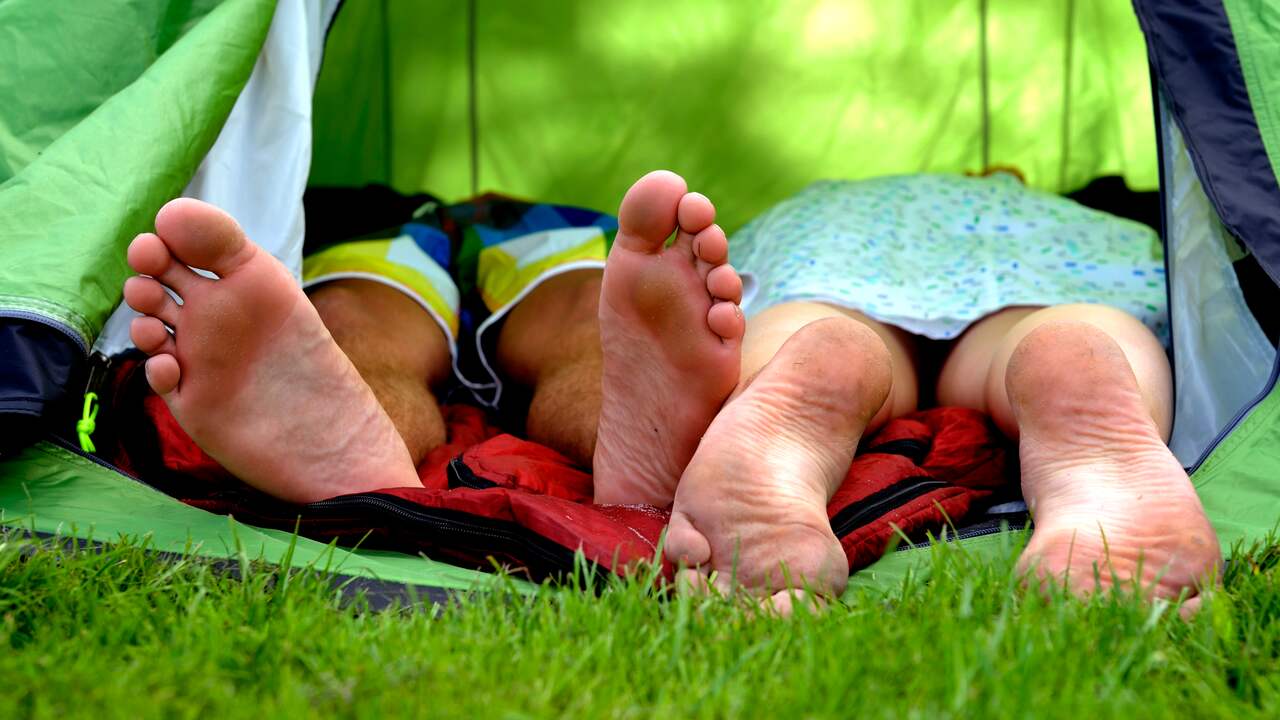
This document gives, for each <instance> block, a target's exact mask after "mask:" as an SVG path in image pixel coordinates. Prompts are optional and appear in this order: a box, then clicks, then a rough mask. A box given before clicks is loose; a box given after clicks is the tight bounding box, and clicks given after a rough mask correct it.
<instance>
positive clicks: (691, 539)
mask: <svg viewBox="0 0 1280 720" xmlns="http://www.w3.org/2000/svg"><path fill="white" fill-rule="evenodd" d="M662 554H663V556H664V557H666V559H667V562H670V563H673V564H676V565H681V566H683V567H685V568H696V567H700V566H705V565H706V564H707V563H709V562H711V543H709V542H707V537H706V536H705V535H703V534H702V533H701V532H699V531H698V529H697V528H695V527H694V526H693V521H692V520H690V519H689V516H688V515H686V514H685V513H683V512H681V511H679V510H672V511H671V520H670V521H669V522H668V524H667V537H666V545H665V546H664V547H663V551H662Z"/></svg>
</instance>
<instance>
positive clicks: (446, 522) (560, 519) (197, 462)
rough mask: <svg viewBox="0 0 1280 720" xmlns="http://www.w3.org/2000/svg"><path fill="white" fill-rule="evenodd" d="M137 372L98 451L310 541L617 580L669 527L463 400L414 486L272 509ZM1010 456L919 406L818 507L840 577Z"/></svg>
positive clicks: (968, 504) (947, 415) (986, 478)
mask: <svg viewBox="0 0 1280 720" xmlns="http://www.w3.org/2000/svg"><path fill="white" fill-rule="evenodd" d="M140 369H141V365H140V363H137V362H133V361H131V362H126V363H124V364H123V365H122V366H121V367H120V368H119V369H118V370H116V372H114V373H113V374H112V375H113V385H114V392H112V393H111V394H110V397H111V398H112V399H111V400H110V401H109V404H108V407H107V408H106V409H107V410H109V412H110V417H111V420H110V422H111V426H112V427H113V428H115V429H116V435H117V436H116V437H115V438H114V440H113V441H112V442H111V443H110V445H111V448H112V449H111V450H108V451H105V452H104V455H106V456H107V457H108V459H110V460H112V461H113V462H114V463H115V464H116V465H117V466H119V467H121V468H122V469H124V470H125V471H126V472H130V473H132V474H133V475H135V476H136V477H138V478H139V479H140V480H142V481H144V482H146V483H147V484H149V485H152V486H153V487H155V488H157V489H159V490H161V491H163V492H165V493H167V494H169V495H172V496H174V497H176V498H178V499H180V500H182V501H183V502H185V503H187V504H189V505H193V506H195V507H200V508H203V509H206V510H209V511H211V512H217V513H224V514H232V515H234V516H236V517H237V518H238V519H240V520H242V521H244V522H248V523H251V524H254V525H260V526H268V527H276V528H281V529H286V530H292V529H293V528H295V527H298V528H299V530H300V532H301V533H302V534H303V535H306V536H308V537H312V538H316V539H319V540H330V539H333V538H337V539H338V540H339V542H342V543H352V544H354V543H356V542H360V543H361V545H362V547H379V548H386V549H395V550H400V551H403V552H407V553H423V554H425V555H427V556H429V557H432V558H436V559H447V560H449V561H452V562H454V563H455V564H461V565H466V566H470V567H480V568H492V567H493V564H494V562H496V563H498V564H499V565H502V566H504V567H507V568H508V569H511V570H514V571H517V572H523V573H526V574H527V575H528V576H530V577H532V578H534V579H540V578H543V577H548V576H555V575H558V574H560V573H563V572H567V571H570V570H572V568H573V562H574V553H575V552H576V551H578V550H581V551H582V553H583V554H584V555H585V557H586V558H587V559H588V560H590V561H592V562H594V563H597V564H599V565H600V566H601V567H603V568H606V569H608V570H610V571H613V572H617V573H625V572H626V571H627V568H628V567H630V566H632V565H633V564H634V563H635V562H636V561H643V560H651V559H653V558H654V557H655V555H656V552H657V551H656V548H657V543H658V540H659V536H660V534H661V532H662V530H663V528H664V527H665V526H666V522H667V517H668V514H669V511H668V510H667V509H664V508H656V507H651V506H640V505H626V506H623V505H594V504H592V502H591V497H592V495H591V475H590V473H589V472H587V471H586V470H584V469H582V468H579V467H576V466H574V465H573V464H572V463H570V462H569V461H568V460H567V459H566V458H565V457H564V456H562V455H560V454H559V453H557V452H555V451H554V450H551V449H550V448H547V447H545V446H543V445H539V444H536V443H532V442H529V441H526V440H521V439H519V438H516V437H514V436H512V435H509V434H504V433H501V432H500V431H499V430H498V429H497V428H496V427H494V426H493V425H491V424H490V423H489V422H488V420H487V418H486V415H485V413H484V411H482V410H480V409H478V408H475V407H471V406H468V405H448V406H445V407H444V417H445V421H446V423H447V425H448V438H449V440H448V443H447V444H446V445H444V446H442V447H440V448H437V449H436V450H435V451H433V452H432V453H431V454H430V455H429V456H428V457H427V459H426V460H425V461H424V462H423V463H422V465H421V466H420V467H419V468H418V474H419V476H420V477H421V478H422V481H423V485H424V487H422V488H389V489H385V490H380V491H378V492H373V493H360V494H356V495H345V496H341V497H337V498H332V499H330V500H324V501H321V502H317V503H312V504H310V505H302V506H298V505H290V504H286V503H281V502H279V501H277V500H274V499H272V498H269V497H267V496H266V495H263V494H261V493H258V492H256V491H254V490H253V489H251V488H249V487H248V486H246V485H244V484H243V483H241V482H239V481H238V480H236V479H235V478H234V477H233V476H231V475H230V474H229V473H228V472H227V471H226V470H224V469H222V467H221V466H219V465H218V463H217V462H215V461H214V460H213V459H212V458H210V457H209V456H208V455H205V454H204V452H202V451H201V450H200V449H199V448H198V447H196V445H195V443H194V442H192V441H191V439H190V438H189V437H187V435H186V433H184V432H183V431H182V429H181V428H180V427H179V426H178V424H177V421H176V420H174V418H173V416H172V415H171V414H170V413H169V411H168V408H167V407H166V406H165V404H164V402H163V401H162V400H161V399H160V398H159V397H157V396H156V395H154V394H152V393H151V392H150V390H149V389H148V388H147V387H146V383H145V381H144V379H143V373H142V372H140ZM100 426H101V425H100ZM281 452H288V449H287V448H281ZM1007 457H1008V445H1007V442H1006V441H1005V440H1004V439H1003V437H1002V436H1001V435H1000V434H999V432H998V431H997V430H996V429H995V428H994V427H993V426H992V425H991V423H990V422H989V421H988V420H987V418H986V416H984V415H983V414H981V413H979V412H976V411H973V410H967V409H961V408H937V409H933V410H926V411H923V412H917V413H914V414H912V415H908V416H906V417H903V418H899V419H897V420H894V421H893V422H891V423H889V424H888V425H886V426H885V427H884V428H882V429H881V430H880V431H879V432H877V433H876V434H875V435H874V436H873V437H871V438H870V439H867V440H865V441H864V443H863V446H862V448H860V450H859V453H858V456H857V458H856V459H855V460H854V462H853V465H852V466H851V467H850V468H849V474H848V475H847V476H846V478H845V481H844V484H843V485H841V486H840V489H839V490H837V491H836V493H835V496H834V497H832V499H831V503H830V505H829V506H828V508H827V513H828V515H829V517H830V518H831V526H832V529H833V530H834V531H835V534H836V536H837V537H838V538H839V539H840V542H841V544H842V545H843V546H844V550H845V553H846V555H847V556H848V558H849V571H850V572H853V571H855V570H858V569H860V568H863V567H866V566H867V565H869V564H871V563H872V562H875V561H876V560H877V559H879V558H880V557H881V556H882V555H883V554H884V552H885V549H886V548H887V547H888V546H889V545H890V543H891V541H892V540H893V538H894V537H895V536H898V537H900V536H903V535H905V536H908V537H911V536H918V535H919V534H920V533H922V532H923V531H925V530H930V529H938V528H941V527H943V526H944V525H946V524H947V523H952V524H958V523H960V522H961V521H962V520H964V519H965V517H966V516H967V515H969V513H970V510H971V509H972V508H974V507H975V506H977V505H979V504H981V501H983V500H985V499H987V498H989V497H990V496H992V495H993V494H994V493H995V492H997V491H998V490H1002V489H1004V488H1005V487H1006V485H1007V483H1008V482H1009V480H1010V478H1009V476H1008V475H1007V473H1006V458H1007ZM664 570H665V571H666V572H667V573H670V571H671V570H672V568H671V567H669V566H667V567H665V568H664Z"/></svg>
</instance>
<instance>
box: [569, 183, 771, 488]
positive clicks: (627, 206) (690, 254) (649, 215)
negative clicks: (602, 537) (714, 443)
mask: <svg viewBox="0 0 1280 720" xmlns="http://www.w3.org/2000/svg"><path fill="white" fill-rule="evenodd" d="M714 221H715V208H714V207H713V206H712V204H711V202H710V201H709V200H708V199H707V198H706V197H705V196H703V195H700V194H698V193H691V192H688V188H687V186H686V184H685V181H684V180H683V179H682V178H681V177H680V176H679V175H676V174H674V173H670V172H666V171H661V170H660V171H656V172H652V173H649V174H648V175H645V176H644V177H642V178H640V180H638V181H636V183H635V185H632V186H631V189H630V190H628V191H627V194H626V197H624V198H623V200H622V206H621V208H620V209H619V211H618V235H617V237H616V239H615V240H614V243H613V247H612V249H611V250H610V251H609V258H608V261H607V263H606V264H605V270H604V280H603V286H602V288H601V292H600V340H601V349H602V351H603V372H602V385H603V387H602V390H603V394H602V402H601V408H600V424H599V429H598V431H597V435H596V448H595V455H594V457H593V460H592V467H593V472H594V476H595V501H596V502H597V503H608V504H615V503H616V504H641V503H643V504H649V505H657V506H659V507H663V506H667V505H670V504H671V500H672V497H673V496H674V493H675V486H676V483H677V481H678V480H679V479H680V474H681V472H682V471H683V470H684V468H685V466H686V465H687V464H688V462H689V459H690V458H692V457H693V453H694V450H695V449H696V448H697V447H698V441H699V440H700V439H701V438H702V433H703V431H705V430H706V428H707V426H708V425H710V423H711V420H712V418H713V417H715V414H716V412H717V411H719V409H720V406H721V405H722V404H723V403H724V400H725V398H726V397H728V396H729V393H730V392H732V391H733V388H734V386H735V385H736V384H737V382H738V371H739V368H740V366H741V355H742V351H741V345H742V335H743V333H744V331H745V328H746V325H745V321H744V320H743V317H742V311H741V310H740V309H739V307H738V303H739V302H740V301H741V299H742V280H741V278H740V277H739V276H738V274H737V273H736V272H735V271H734V269H733V267H732V266H730V265H729V264H728V257H729V245H728V241H727V240H726V238H725V234H724V231H723V230H721V229H720V227H719V226H718V225H716V224H714ZM672 233H675V240H674V242H672V243H668V239H669V238H671V236H672Z"/></svg>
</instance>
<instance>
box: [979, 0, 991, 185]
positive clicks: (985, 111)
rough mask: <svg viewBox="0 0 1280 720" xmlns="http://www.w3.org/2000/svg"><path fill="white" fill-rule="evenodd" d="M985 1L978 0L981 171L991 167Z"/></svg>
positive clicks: (989, 94)
mask: <svg viewBox="0 0 1280 720" xmlns="http://www.w3.org/2000/svg"><path fill="white" fill-rule="evenodd" d="M987 2H988V0H978V73H979V75H978V81H979V87H980V88H981V92H982V168H981V170H982V172H986V171H987V170H989V169H990V168H991V91H990V87H989V84H990V81H989V78H988V77H987V75H988V68H987Z"/></svg>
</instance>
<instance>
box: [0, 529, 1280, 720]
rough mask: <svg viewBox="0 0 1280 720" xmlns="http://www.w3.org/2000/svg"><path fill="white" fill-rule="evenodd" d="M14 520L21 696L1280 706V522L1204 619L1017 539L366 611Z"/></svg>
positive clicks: (327, 707)
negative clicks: (856, 561) (79, 543)
mask: <svg viewBox="0 0 1280 720" xmlns="http://www.w3.org/2000/svg"><path fill="white" fill-rule="evenodd" d="M0 543H2V544H0V678H2V680H0V703H3V704H2V705H0V708H3V710H0V713H3V715H4V716H5V717H41V718H65V717H94V718H102V717H235V716H246V717H262V716H289V717H305V716H306V714H308V713H314V714H317V715H319V716H326V717H327V716H359V717H385V716H408V715H414V716H443V717H477V716H479V717H504V718H524V717H560V716H570V717H653V716H665V717H673V718H684V717H753V718H754V717H790V716H795V717H856V718H880V717H885V718H902V717H908V718H916V717H919V718H937V717H961V718H970V717H989V718H995V717H1002V718H1003V717H1072V718H1080V717H1084V718H1089V719H1090V720H1093V719H1095V718H1105V717H1117V718H1120V717H1123V718H1130V717H1179V718H1200V717H1223V718H1233V719H1237V718H1246V717H1268V718H1275V717H1280V568H1277V565H1278V564H1280V546H1271V547H1268V548H1261V549H1255V550H1254V551H1252V552H1238V553H1236V554H1235V555H1234V557H1233V562H1232V563H1231V565H1230V566H1229V568H1228V571H1227V573H1226V578H1225V581H1224V585H1223V588H1222V589H1220V590H1218V591H1216V592H1214V593H1213V594H1212V595H1211V597H1210V598H1209V600H1208V602H1207V604H1206V606H1205V608H1204V610H1203V611H1202V612H1201V613H1200V614H1199V615H1198V616H1197V617H1196V618H1195V619H1194V620H1193V621H1192V622H1190V623H1186V622H1183V621H1181V620H1179V619H1178V618H1177V617H1176V612H1175V609H1174V608H1171V607H1169V606H1167V605H1156V606H1152V605H1145V604H1143V603H1140V602H1135V601H1132V600H1127V599H1124V598H1122V597H1118V596H1112V597H1106V598H1100V599H1096V600H1094V601H1092V602H1090V603H1080V602H1074V601H1069V600H1064V599H1055V600H1051V601H1047V602H1046V601H1044V600H1042V599H1040V598H1039V597H1038V596H1034V595H1031V594H1029V593H1027V592H1025V591H1024V590H1022V589H1021V588H1020V585H1019V583H1018V582H1017V577H1016V575H1015V574H1014V572H1013V570H1012V566H1013V557H1014V554H1015V553H1016V550H1017V548H1016V547H1010V548H1009V552H1008V553H1007V559H1005V560H1004V561H1001V562H999V563H996V564H994V565H993V564H991V563H989V562H978V561H976V560H974V559H972V558H969V557H967V556H966V555H965V554H964V553H963V552H961V551H957V550H955V549H952V548H941V549H937V550H934V551H933V558H932V567H931V571H930V573H929V576H930V579H929V580H928V581H925V580H923V579H908V580H907V581H906V582H904V583H903V585H902V586H901V587H899V588H897V589H895V590H894V591H892V592H890V593H889V594H888V595H872V594H869V593H868V594H863V595H859V596H858V597H856V598H855V599H854V600H853V601H852V602H850V603H848V604H847V605H845V606H841V607H836V608H834V609H833V610H831V611H829V612H827V613H825V614H822V615H820V616H810V615H808V614H804V613H801V614H799V615H798V616H797V617H794V618H791V619H788V620H784V619H779V618H776V617H770V616H766V615H762V614H760V613H758V612H755V611H752V610H751V609H749V608H747V607H746V606H744V605H743V604H741V603H736V604H735V603H733V602H730V601H727V600H721V599H705V598H699V599H691V598H679V599H674V600H670V601H662V600H659V599H658V598H656V597H655V596H654V594H653V593H652V592H650V591H648V590H647V589H646V588H647V586H646V585H644V584H643V583H641V582H634V581H633V582H623V581H619V582H616V583H614V584H613V585H612V586H610V587H608V588H607V589H605V590H604V592H602V593H601V594H599V595H595V594H591V593H587V592H582V591H575V590H565V589H560V590H553V589H550V588H544V589H542V590H540V591H539V592H537V593H535V594H533V595H531V596H526V595H522V594H520V593H518V592H515V591H513V590H512V589H510V587H508V588H507V589H506V590H501V589H500V590H499V591H498V592H490V593H486V594H479V595H477V596H476V597H474V598H472V599H470V600H469V601H467V602H465V603H462V604H460V605H459V606H457V607H451V608H449V609H446V610H444V611H443V612H442V613H440V614H433V613H429V612H424V611H421V610H398V611H397V610H393V611H387V612H382V613H369V612H362V611H361V608H360V606H359V603H358V602H357V603H355V604H347V603H343V602H341V601H340V599H339V596H338V593H337V592H335V590H334V589H333V588H332V587H331V585H330V583H329V582H327V581H326V580H325V579H324V578H323V577H321V576H319V575H318V574H316V573H309V572H305V571H303V572H295V573H293V574H282V573H280V572H279V571H277V570H273V569H271V568H267V567H256V568H255V567H248V568H247V572H244V575H245V576H246V577H245V578H244V579H237V578H236V577H234V576H233V574H230V573H227V572H224V571H219V570H216V569H215V568H213V567H212V566H210V565H209V564H207V563H206V562H201V561H174V560H160V559H157V558H156V557H155V556H154V555H150V554H148V553H147V552H146V551H145V550H144V549H142V548H140V547H139V546H137V545H129V544H125V545H122V546H115V547H111V548H109V549H106V550H95V551H84V550H66V549H64V550H47V549H45V550H41V551H39V552H34V553H33V552H30V550H31V544H32V541H29V540H24V539H15V538H13V537H10V538H8V539H7V540H5V539H3V537H2V536H0ZM24 548H25V550H24Z"/></svg>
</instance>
